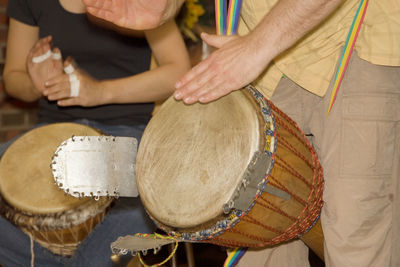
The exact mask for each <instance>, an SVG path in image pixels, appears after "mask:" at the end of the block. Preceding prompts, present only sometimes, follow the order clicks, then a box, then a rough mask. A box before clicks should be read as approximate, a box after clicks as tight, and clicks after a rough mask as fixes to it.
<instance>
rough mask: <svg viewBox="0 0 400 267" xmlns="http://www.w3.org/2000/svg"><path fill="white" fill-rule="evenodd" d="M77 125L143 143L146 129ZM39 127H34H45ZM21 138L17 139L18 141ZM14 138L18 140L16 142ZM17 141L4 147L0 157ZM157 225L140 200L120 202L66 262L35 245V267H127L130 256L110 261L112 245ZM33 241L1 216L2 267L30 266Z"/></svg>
mask: <svg viewBox="0 0 400 267" xmlns="http://www.w3.org/2000/svg"><path fill="white" fill-rule="evenodd" d="M75 122H76V123H80V124H84V125H88V126H91V127H93V128H97V129H99V130H101V131H102V132H103V133H105V134H109V135H114V136H130V137H135V138H136V139H138V142H139V141H140V138H141V136H142V134H143V131H144V128H145V125H137V126H125V125H116V126H114V125H103V124H100V123H97V122H93V121H88V120H78V121H75ZM43 125H44V124H39V125H36V126H35V127H39V126H43ZM17 138H18V137H17ZM17 138H15V139H17ZM15 139H13V140H11V141H9V142H7V143H4V144H1V145H0V153H1V155H2V154H3V153H4V151H5V150H6V149H7V147H8V146H9V145H10V144H11V143H12V141H14V140H15ZM154 230H155V225H154V223H153V222H152V221H151V219H150V218H149V217H148V216H147V214H146V212H145V210H144V208H143V205H142V203H141V201H140V198H119V199H117V200H116V201H115V205H114V206H113V207H112V208H111V209H110V211H109V212H108V213H107V215H106V216H105V218H104V220H103V222H101V223H100V224H98V225H97V226H96V227H95V228H94V229H93V231H92V232H91V233H90V235H89V236H88V237H87V238H86V239H85V240H84V241H83V242H82V244H81V245H80V246H79V247H78V249H77V250H76V252H75V254H74V256H73V257H70V258H67V257H62V256H58V255H55V254H53V253H51V252H50V251H49V250H47V249H45V248H43V247H42V246H40V245H39V244H38V243H36V242H34V264H35V266H40V267H42V266H43V267H47V266H49V267H50V266H51V267H53V266H79V267H81V266H85V267H86V266H96V267H97V266H99V267H102V266H104V267H105V266H126V264H127V263H128V261H129V260H130V258H131V257H130V256H123V257H121V258H120V261H119V263H118V264H116V263H113V262H112V261H111V259H110V257H111V254H112V253H111V249H110V244H111V242H113V241H115V240H116V239H117V238H118V237H119V236H124V235H132V234H134V233H138V232H139V233H152V232H154ZM30 250H31V247H30V238H29V237H28V236H27V235H26V234H25V233H23V232H22V231H21V230H20V229H19V228H18V227H16V226H14V225H13V224H11V223H10V222H9V221H8V220H7V219H5V218H4V217H1V216H0V265H2V266H3V267H14V266H23V267H25V266H30V262H31V257H32V255H31V251H30Z"/></svg>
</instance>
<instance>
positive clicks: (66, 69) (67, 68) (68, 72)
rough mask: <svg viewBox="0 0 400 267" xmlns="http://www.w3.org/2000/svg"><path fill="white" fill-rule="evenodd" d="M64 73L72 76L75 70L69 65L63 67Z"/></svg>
mask: <svg viewBox="0 0 400 267" xmlns="http://www.w3.org/2000/svg"><path fill="white" fill-rule="evenodd" d="M64 71H65V73H66V74H72V73H73V72H74V71H75V68H74V66H72V64H69V65H68V66H66V67H64Z"/></svg>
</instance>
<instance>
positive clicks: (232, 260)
mask: <svg viewBox="0 0 400 267" xmlns="http://www.w3.org/2000/svg"><path fill="white" fill-rule="evenodd" d="M246 250H247V249H246V248H235V249H233V250H232V251H230V252H229V254H228V257H227V258H226V260H225V263H224V267H233V266H235V265H236V264H237V263H238V262H239V260H240V259H241V258H242V257H243V255H244V253H245V252H246Z"/></svg>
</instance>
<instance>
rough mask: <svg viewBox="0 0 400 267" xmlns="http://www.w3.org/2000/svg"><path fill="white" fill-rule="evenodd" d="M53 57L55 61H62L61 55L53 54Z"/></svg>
mask: <svg viewBox="0 0 400 267" xmlns="http://www.w3.org/2000/svg"><path fill="white" fill-rule="evenodd" d="M51 56H52V58H53V59H54V60H60V59H61V53H51Z"/></svg>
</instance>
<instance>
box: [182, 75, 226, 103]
mask: <svg viewBox="0 0 400 267" xmlns="http://www.w3.org/2000/svg"><path fill="white" fill-rule="evenodd" d="M219 85H220V80H219V79H218V77H217V76H214V77H212V78H211V79H207V80H206V81H205V83H204V84H203V85H202V86H199V87H197V88H195V90H193V91H192V92H185V95H184V97H183V101H184V102H185V103H186V104H193V103H194V102H197V101H198V100H199V98H200V97H202V96H205V95H209V94H210V92H212V91H213V90H216V89H218V86H219Z"/></svg>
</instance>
